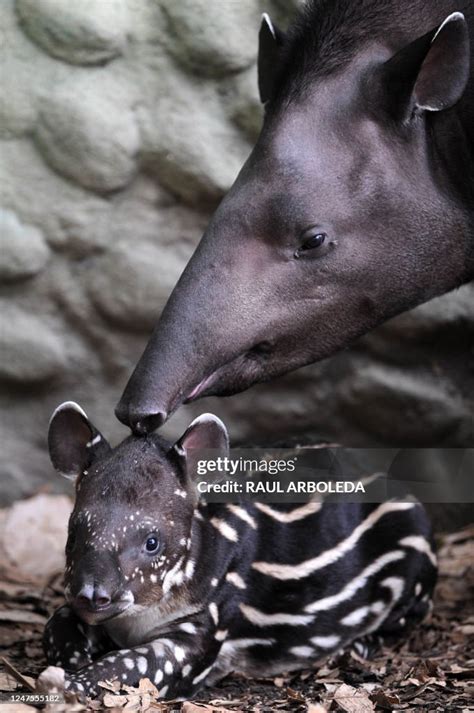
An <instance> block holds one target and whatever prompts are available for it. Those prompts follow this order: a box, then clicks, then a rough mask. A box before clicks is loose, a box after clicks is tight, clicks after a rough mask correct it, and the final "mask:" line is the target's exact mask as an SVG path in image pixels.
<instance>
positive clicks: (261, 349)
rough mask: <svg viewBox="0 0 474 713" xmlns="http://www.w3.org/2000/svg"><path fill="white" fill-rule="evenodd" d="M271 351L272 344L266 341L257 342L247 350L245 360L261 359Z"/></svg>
mask: <svg viewBox="0 0 474 713" xmlns="http://www.w3.org/2000/svg"><path fill="white" fill-rule="evenodd" d="M272 351H273V344H272V343H271V342H268V341H264V342H259V343H258V344H255V346H253V347H252V348H251V349H249V350H248V352H247V354H246V357H247V359H261V358H263V359H264V358H265V357H267V356H269V355H270V354H271V353H272Z"/></svg>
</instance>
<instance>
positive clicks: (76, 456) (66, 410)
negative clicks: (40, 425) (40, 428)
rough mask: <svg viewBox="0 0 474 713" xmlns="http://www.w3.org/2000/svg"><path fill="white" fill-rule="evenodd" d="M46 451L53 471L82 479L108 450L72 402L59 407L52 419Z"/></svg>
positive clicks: (105, 442)
mask: <svg viewBox="0 0 474 713" xmlns="http://www.w3.org/2000/svg"><path fill="white" fill-rule="evenodd" d="M48 447H49V456H50V458H51V462H52V464H53V466H54V467H55V469H56V470H57V471H58V472H59V473H61V475H64V477H65V478H71V479H75V478H77V477H78V476H79V475H81V473H83V472H84V470H86V469H87V468H88V467H89V465H90V464H91V463H92V461H93V460H94V459H95V458H96V457H97V456H98V455H99V453H102V452H105V451H106V450H110V446H109V444H108V443H107V441H106V440H105V438H104V437H103V435H102V434H101V433H99V431H98V430H97V429H96V428H95V427H94V426H93V425H92V424H91V422H90V421H89V419H88V418H87V416H86V414H85V412H84V411H83V410H82V408H81V407H80V406H79V405H78V404H76V403H75V402H74V401H66V402H65V403H63V404H61V405H60V406H58V408H57V409H56V411H55V412H54V413H53V415H52V416H51V421H50V422H49V431H48Z"/></svg>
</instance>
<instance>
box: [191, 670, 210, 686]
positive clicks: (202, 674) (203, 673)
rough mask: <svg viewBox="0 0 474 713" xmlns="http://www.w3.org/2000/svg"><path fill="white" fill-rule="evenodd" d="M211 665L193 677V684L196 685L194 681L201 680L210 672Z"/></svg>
mask: <svg viewBox="0 0 474 713" xmlns="http://www.w3.org/2000/svg"><path fill="white" fill-rule="evenodd" d="M211 670H212V666H209V667H208V668H205V669H204V671H201V673H200V674H198V675H197V676H196V678H193V685H196V683H199V682H200V681H202V680H203V679H204V678H206V676H207V675H208V674H209V673H210V672H211Z"/></svg>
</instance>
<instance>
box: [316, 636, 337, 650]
mask: <svg viewBox="0 0 474 713" xmlns="http://www.w3.org/2000/svg"><path fill="white" fill-rule="evenodd" d="M310 641H311V643H312V644H314V645H315V646H317V647H318V648H319V649H332V648H333V646H337V645H338V643H339V642H340V641H341V637H340V636H336V635H335V634H333V635H332V636H331V635H330V636H312V637H311V639H310Z"/></svg>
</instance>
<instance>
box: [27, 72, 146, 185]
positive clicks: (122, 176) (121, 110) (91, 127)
mask: <svg viewBox="0 0 474 713" xmlns="http://www.w3.org/2000/svg"><path fill="white" fill-rule="evenodd" d="M133 96H134V95H133V89H130V88H129V87H127V84H126V82H122V81H120V80H119V79H117V78H115V77H107V76H106V75H104V74H103V72H102V71H97V70H96V71H95V72H94V71H93V70H91V71H90V73H86V74H84V75H81V76H76V77H75V78H74V80H73V79H71V80H70V81H68V82H65V83H64V85H59V86H57V87H54V89H52V90H51V92H50V94H49V95H48V96H46V97H44V99H43V101H42V102H41V105H40V116H39V123H38V128H37V131H36V140H37V142H38V145H39V147H40V150H41V152H42V154H43V156H44V158H45V159H46V161H47V162H48V163H49V164H50V165H51V166H52V167H53V168H54V169H55V170H56V171H58V172H59V173H61V174H63V175H64V176H66V177H67V178H70V179H72V180H74V181H76V182H77V183H79V184H80V185H82V186H84V187H85V188H89V189H92V190H96V191H99V192H108V191H114V190H117V189H118V188H123V187H124V186H126V185H127V184H128V183H129V182H130V180H131V179H132V177H133V175H134V173H135V172H136V169H137V154H138V151H139V149H140V135H139V131H138V126H137V123H136V120H135V115H134V112H133V108H132V106H131V104H132V101H133Z"/></svg>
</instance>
